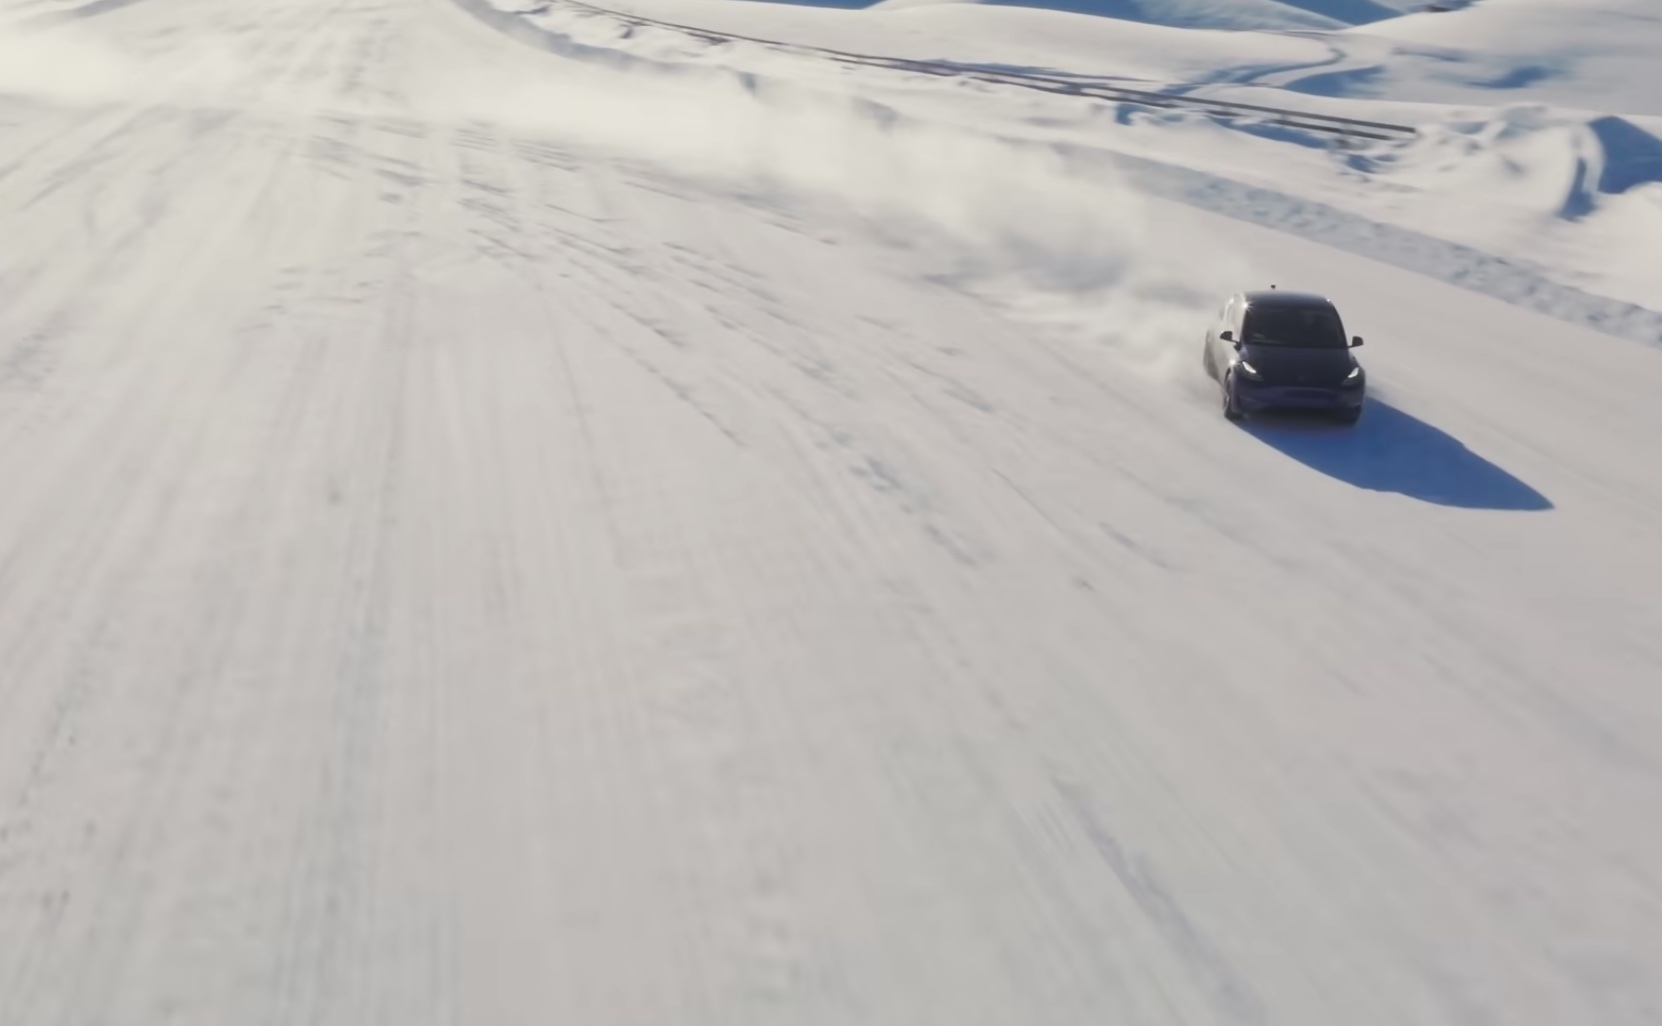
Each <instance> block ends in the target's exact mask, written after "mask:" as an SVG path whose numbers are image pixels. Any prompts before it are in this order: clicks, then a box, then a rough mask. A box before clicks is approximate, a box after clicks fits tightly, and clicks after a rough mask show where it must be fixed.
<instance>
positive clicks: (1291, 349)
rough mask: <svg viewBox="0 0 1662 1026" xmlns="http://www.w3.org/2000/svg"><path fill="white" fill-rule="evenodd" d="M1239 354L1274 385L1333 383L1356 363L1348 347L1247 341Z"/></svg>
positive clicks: (1343, 377)
mask: <svg viewBox="0 0 1662 1026" xmlns="http://www.w3.org/2000/svg"><path fill="white" fill-rule="evenodd" d="M1241 355H1242V357H1244V358H1245V359H1246V361H1247V362H1248V363H1250V364H1252V366H1253V367H1254V368H1255V369H1256V370H1257V371H1258V373H1259V375H1260V376H1262V377H1263V379H1264V380H1265V381H1267V382H1269V383H1271V384H1276V385H1317V386H1320V385H1336V384H1338V383H1339V382H1341V381H1343V380H1344V379H1345V375H1347V374H1349V373H1350V369H1351V368H1352V367H1354V366H1356V360H1355V358H1353V357H1352V356H1351V355H1350V350H1349V349H1305V348H1298V347H1295V346H1266V345H1248V346H1246V347H1245V348H1244V349H1243V350H1242V352H1241Z"/></svg>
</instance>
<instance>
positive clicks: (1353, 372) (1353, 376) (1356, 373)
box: [1345, 366, 1362, 385]
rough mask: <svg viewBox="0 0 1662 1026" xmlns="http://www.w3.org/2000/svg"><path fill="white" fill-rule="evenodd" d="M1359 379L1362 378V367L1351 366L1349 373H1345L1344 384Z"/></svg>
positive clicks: (1351, 383)
mask: <svg viewBox="0 0 1662 1026" xmlns="http://www.w3.org/2000/svg"><path fill="white" fill-rule="evenodd" d="M1361 379H1362V368H1361V367H1360V366H1356V367H1352V368H1351V369H1350V373H1349V374H1346V375H1345V384H1347V385H1354V384H1356V383H1357V382H1358V381H1360V380H1361Z"/></svg>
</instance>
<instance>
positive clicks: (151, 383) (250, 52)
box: [0, 0, 1662, 1026]
mask: <svg viewBox="0 0 1662 1026" xmlns="http://www.w3.org/2000/svg"><path fill="white" fill-rule="evenodd" d="M8 13H12V14H21V15H25V16H29V17H33V16H34V15H36V14H38V13H39V8H38V7H32V6H31V7H27V8H17V9H14V10H12V11H10V12H8ZM85 13H86V12H85V11H84V10H83V14H85ZM32 24H33V26H34V27H32V28H30V29H27V30H24V29H21V28H16V27H13V28H10V29H8V30H7V35H6V36H5V37H4V38H5V43H4V45H3V48H0V57H4V58H6V59H3V60H0V225H3V226H4V230H5V231H4V238H5V240H6V241H5V244H4V245H3V246H0V481H4V483H5V486H4V490H3V498H0V1023H4V1024H6V1026H53V1024H63V1023H120V1024H122V1026H161V1024H164V1023H166V1024H170V1026H178V1024H186V1026H198V1024H202V1026H223V1024H227V1023H260V1022H271V1023H283V1024H287V1023H309V1024H319V1026H330V1024H342V1026H347V1024H350V1026H375V1024H396V1026H427V1024H435V1026H436V1024H441V1023H442V1024H458V1023H461V1024H490V1026H515V1024H527V1026H530V1024H539V1026H541V1024H547V1023H583V1024H589V1023H593V1024H643V1026H679V1024H721V1026H729V1024H743V1023H766V1024H769V1026H785V1024H798V1023H801V1024H806V1023H854V1022H858V1023H871V1024H884V1023H893V1024H905V1026H917V1024H921V1023H952V1024H979V1023H986V1024H1009V1023H1022V1024H1032V1026H1046V1024H1057V1026H1060V1024H1069V1026H1072V1024H1078V1023H1082V1022H1093V1023H1094V1022H1112V1023H1125V1024H1177V1023H1209V1022H1220V1023H1266V1024H1267V1023H1275V1024H1287V1026H1304V1024H1309V1026H1317V1024H1320V1026H1327V1024H1331V1023H1335V1022H1344V1023H1348V1024H1357V1026H1370V1024H1379V1026H1402V1024H1404V1023H1414V1024H1425V1026H1440V1024H1450V1026H1453V1024H1469V1023H1472V1022H1485V1021H1488V1022H1499V1023H1507V1024H1518V1026H1535V1024H1541V1026H1546V1024H1554V1026H1556V1024H1560V1023H1566V1022H1576V1023H1581V1022H1589V1023H1590V1022H1596V1023H1599V1024H1600V1026H1639V1024H1642V1023H1647V1022H1651V1021H1652V1020H1653V1019H1654V1012H1655V1010H1656V1008H1657V1007H1659V1003H1662V989H1659V983H1658V979H1657V977H1656V974H1655V973H1654V972H1652V971H1651V969H1652V967H1653V966H1654V965H1656V964H1657V963H1658V960H1659V959H1662V867H1659V865H1658V863H1657V860H1656V859H1655V858H1653V857H1652V854H1653V853H1654V852H1655V851H1656V850H1657V849H1658V846H1659V844H1662V825H1659V822H1658V820H1657V818H1656V817H1655V816H1654V815H1653V811H1654V809H1655V808H1656V807H1657V804H1658V801H1659V799H1662V757H1659V755H1658V752H1659V751H1662V746H1659V745H1658V740H1659V739H1662V699H1659V692H1658V691H1657V689H1656V687H1655V682H1656V680H1658V679H1659V678H1662V631H1659V630H1658V629H1657V628H1658V626H1659V622H1658V617H1659V610H1658V605H1657V598H1656V589H1655V581H1656V580H1657V579H1658V576H1659V575H1662V534H1659V533H1658V532H1657V531H1656V530H1655V510H1656V509H1657V508H1658V506H1659V504H1662V463H1659V462H1658V461H1657V460H1656V458H1655V455H1654V452H1653V451H1652V447H1651V446H1650V445H1649V444H1648V440H1651V439H1654V438H1656V437H1658V435H1659V433H1662V404H1658V403H1657V402H1656V401H1655V399H1654V397H1655V396H1656V395H1657V394H1659V393H1662V350H1659V349H1658V348H1656V347H1654V346H1646V345H1643V344H1638V343H1636V342H1633V341H1630V340H1627V339H1621V338H1616V337H1612V336H1611V335H1608V334H1601V333H1595V332H1593V331H1590V330H1588V329H1586V328H1584V327H1578V326H1575V325H1572V324H1569V323H1567V322H1566V321H1565V320H1563V319H1552V318H1548V317H1545V316H1541V315H1539V314H1537V313H1534V312H1531V311H1530V310H1528V309H1525V308H1523V307H1521V306H1518V305H1509V304H1507V303H1503V302H1501V301H1499V300H1497V299H1494V298H1490V297H1486V296H1483V295H1479V294H1477V293H1476V292H1474V291H1472V290H1470V289H1466V288H1461V287H1457V286H1456V285H1454V284H1449V283H1446V282H1440V281H1437V280H1433V279H1432V278H1430V277H1427V276H1426V275H1423V274H1418V273H1414V271H1412V270H1407V269H1403V268H1401V267H1392V266H1386V265H1384V264H1381V263H1377V262H1374V261H1371V260H1368V259H1364V258H1362V257H1359V256H1357V255H1355V253H1354V252H1347V251H1344V250H1340V249H1335V248H1331V247H1329V246H1325V245H1322V244H1320V243H1319V242H1317V241H1312V240H1311V239H1307V238H1301V237H1299V236H1298V235H1296V234H1291V233H1288V232H1285V231H1271V230H1268V229H1266V228H1264V227H1261V226H1255V225H1252V224H1248V223H1247V222H1246V221H1245V220H1244V219H1243V218H1242V217H1239V216H1237V217H1220V216H1217V215H1216V214H1213V213H1208V212H1206V211H1204V210H1201V209H1197V207H1198V206H1199V205H1201V199H1200V198H1199V197H1198V196H1182V197H1179V198H1181V199H1184V201H1185V202H1183V203H1174V202H1170V201H1168V200H1165V199H1159V198H1153V197H1150V196H1149V195H1147V194H1146V193H1145V192H1144V191H1142V188H1141V186H1140V185H1139V181H1138V180H1137V179H1136V177H1135V175H1133V174H1132V173H1131V169H1130V167H1129V165H1123V166H1122V165H1120V164H1114V163H1112V162H1109V163H1106V164H1097V163H1091V162H1090V161H1086V160H1084V159H1083V158H1079V159H1075V157H1073V156H1070V154H1069V151H1068V150H1067V149H1066V147H1064V146H1062V145H1061V144H1056V145H1051V144H1048V143H1045V142H1043V141H1041V140H1038V139H1036V138H1033V133H1037V132H1038V131H1039V130H1040V129H1041V128H1042V127H1043V126H1036V125H1025V130H1027V131H1028V133H1029V134H1028V135H1027V136H1023V135H1022V131H1021V130H1023V129H1024V126H1023V125H1020V124H1016V123H1015V122H1013V121H1012V122H1010V123H1008V124H1006V123H1005V122H1003V121H1001V120H1000V119H1002V118H1004V117H1005V116H1006V114H1007V113H1008V111H1007V109H1006V108H1005V107H1002V106H1000V104H999V102H998V101H997V100H996V98H995V97H991V96H987V97H985V99H986V107H985V109H984V110H983V112H982V116H983V118H984V120H983V121H982V122H981V123H979V124H967V123H955V122H954V121H953V118H956V117H959V116H960V115H962V114H963V111H962V109H961V108H959V107H952V106H951V105H945V104H943V117H942V118H941V119H940V120H939V121H934V122H931V121H929V120H928V119H926V118H923V117H921V115H916V114H911V113H908V114H894V113H892V111H893V108H883V107H879V106H876V105H874V103H873V100H872V98H873V97H882V96H887V95H888V93H889V90H890V86H889V85H888V79H886V78H882V77H881V76H879V75H878V73H876V72H873V73H872V75H871V76H870V80H869V81H866V80H860V81H854V82H852V83H851V84H849V86H848V93H847V94H846V95H843V96H841V97H836V96H827V95H826V93H825V92H824V90H823V89H818V88H816V89H815V90H812V91H810V90H795V89H785V88H772V87H767V86H764V85H763V84H761V83H759V82H757V81H755V80H746V79H743V78H740V77H738V76H735V75H731V74H711V73H707V72H705V71H699V70H691V71H689V70H686V69H683V70H682V72H681V73H679V74H675V75H662V76H660V75H658V74H654V73H650V72H649V71H647V70H646V69H645V68H644V67H626V68H625V69H624V70H604V69H601V68H599V67H597V66H594V65H590V64H586V63H584V62H581V61H576V60H571V59H564V58H560V57H557V56H554V55H552V54H550V53H548V52H539V51H538V50H536V49H534V48H532V47H527V46H521V45H519V43H518V42H516V41H514V40H512V39H509V38H507V37H505V36H503V35H501V34H500V33H498V32H496V31H495V30H493V29H491V28H488V27H486V26H485V25H484V24H483V23H481V22H480V21H478V20H477V19H474V18H470V17H469V16H468V15H466V14H464V13H463V12H462V10H461V9H460V8H458V7H455V6H453V5H451V4H449V3H447V2H445V0H268V2H265V3H260V4H227V3H223V2H219V0H142V2H137V3H131V4H127V5H125V6H109V5H106V6H102V7H99V8H96V9H94V11H93V12H92V14H91V15H90V16H84V17H78V18H74V19H71V20H69V21H67V22H53V23H50V24H47V23H42V22H33V23H32ZM515 24H519V23H518V22H515ZM25 55H27V57H26V56H25ZM813 74H814V73H813V72H812V71H811V70H810V69H807V68H804V69H803V75H804V78H812V77H813ZM958 98H959V97H956V96H955V97H954V99H958ZM885 111H889V112H891V113H885ZM947 115H951V116H950V117H949V116H947ZM1122 127H1125V128H1126V129H1127V131H1128V132H1133V133H1137V135H1136V138H1137V139H1139V140H1150V141H1152V140H1160V139H1165V140H1168V141H1171V142H1172V144H1173V145H1174V146H1176V145H1178V144H1179V143H1180V142H1181V143H1182V144H1185V145H1187V144H1189V143H1190V142H1191V141H1192V139H1191V137H1190V136H1188V135H1185V134H1184V133H1185V132H1188V131H1189V130H1190V129H1193V128H1195V127H1196V126H1195V125H1193V124H1189V123H1184V124H1182V125H1178V126H1176V128H1175V129H1173V126H1170V125H1159V124H1142V125H1135V126H1122ZM1005 129H1008V131H1006V130H1005ZM1167 129H1173V130H1171V131H1167ZM1217 131H1219V132H1223V131H1228V130H1226V129H1217ZM1261 141H1262V142H1263V143H1264V145H1265V146H1271V145H1278V144H1274V143H1272V142H1271V141H1268V140H1261ZM1070 145H1077V140H1075V142H1074V143H1071V144H1070ZM1234 152H1236V151H1232V150H1230V149H1228V148H1223V147H1221V146H1220V148H1217V149H1215V150H1214V154H1215V155H1221V156H1223V157H1228V156H1230V155H1231V154H1232V153H1234ZM1254 152H1257V151H1254ZM1266 152H1273V151H1266ZM1146 170H1147V167H1145V171H1146ZM1181 181H1183V179H1181V178H1180V176H1178V175H1177V174H1176V172H1173V171H1171V170H1170V169H1169V168H1168V169H1167V170H1165V171H1161V170H1160V169H1158V168H1156V169H1155V172H1154V173H1152V175H1151V176H1150V180H1149V181H1145V182H1142V183H1141V184H1142V185H1148V186H1150V187H1154V186H1158V185H1160V184H1171V183H1174V182H1176V183H1179V184H1180V183H1181ZM1223 188H1224V187H1223V185H1221V184H1219V182H1218V181H1216V180H1212V182H1211V185H1209V186H1207V187H1206V188H1205V189H1199V188H1197V193H1201V192H1204V193H1205V195H1209V196H1212V197H1214V198H1216V197H1217V196H1220V195H1223V191H1222V190H1223ZM1243 202H1245V201H1243ZM1260 205H1262V203H1261V204H1260ZM1241 212H1242V211H1239V210H1238V211H1237V213H1238V214H1239V213H1241ZM1324 223H1325V222H1324ZM1283 227H1287V225H1283ZM1307 227H1308V228H1309V229H1310V230H1311V231H1315V229H1316V228H1317V227H1320V226H1319V225H1316V224H1315V223H1313V222H1312V223H1311V224H1309V225H1307ZM1364 234H1365V233H1364ZM1385 234H1387V233H1385V232H1383V230H1381V231H1380V232H1378V233H1375V236H1377V237H1382V236H1383V235H1385ZM1427 252H1431V251H1429V250H1428V251H1427ZM1436 252H1438V253H1443V251H1436ZM1444 255H1446V253H1444ZM1268 282H1279V283H1281V284H1283V285H1284V286H1290V285H1295V284H1296V285H1303V286H1307V287H1312V288H1317V289H1321V290H1325V291H1327V292H1329V293H1330V294H1331V295H1333V296H1334V297H1335V298H1336V299H1337V300H1338V301H1339V302H1340V304H1341V306H1342V309H1343V310H1344V312H1345V315H1346V317H1347V321H1348V324H1349V326H1350V327H1351V328H1352V329H1354V330H1355V331H1357V332H1359V333H1361V334H1363V335H1364V336H1366V338H1367V347H1366V348H1365V349H1363V350H1362V351H1361V355H1362V356H1364V357H1365V358H1366V360H1367V362H1368V366H1369V368H1370V371H1371V372H1372V375H1373V379H1374V381H1375V384H1376V387H1377V389H1378V393H1377V401H1375V402H1374V404H1373V405H1372V407H1371V408H1370V410H1369V412H1368V413H1367V415H1366V416H1365V417H1364V419H1363V421H1362V423H1361V425H1360V426H1359V427H1358V428H1357V429H1356V430H1355V432H1354V433H1352V432H1343V431H1338V430H1329V429H1325V428H1323V427H1321V426H1318V425H1308V424H1289V423H1278V422H1275V421H1268V422H1262V423H1254V424H1251V425H1249V426H1248V427H1246V428H1244V429H1238V428H1235V427H1232V426H1229V425H1227V424H1226V423H1224V422H1223V421H1222V419H1221V418H1220V417H1219V416H1218V415H1217V412H1216V410H1215V409H1214V401H1215V396H1214V394H1213V392H1212V391H1211V389H1210V388H1209V387H1208V386H1206V385H1205V384H1204V383H1203V381H1202V380H1201V379H1200V377H1199V367H1198V364H1199V352H1198V348H1197V346H1198V341H1199V338H1200V333H1201V332H1202V331H1203V330H1204V327H1205V325H1206V322H1207V318H1208V316H1209V315H1210V314H1211V312H1212V311H1213V309H1215V307H1216V305H1217V303H1218V302H1219V301H1220V300H1221V297H1222V294H1223V293H1224V292H1225V291H1227V290H1229V289H1232V288H1237V287H1244V286H1251V285H1259V284H1264V283H1268ZM1520 298H1522V299H1528V298H1529V297H1527V296H1525V297H1520Z"/></svg>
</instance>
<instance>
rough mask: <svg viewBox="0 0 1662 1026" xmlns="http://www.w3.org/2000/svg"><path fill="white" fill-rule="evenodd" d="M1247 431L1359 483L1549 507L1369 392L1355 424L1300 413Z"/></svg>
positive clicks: (1456, 501)
mask: <svg viewBox="0 0 1662 1026" xmlns="http://www.w3.org/2000/svg"><path fill="white" fill-rule="evenodd" d="M1244 430H1246V432H1247V433H1248V434H1250V435H1252V436H1253V437H1254V438H1256V439H1258V440H1259V441H1261V442H1263V443H1264V444H1265V445H1268V446H1270V447H1271V448H1273V449H1277V450H1279V451H1281V452H1283V453H1285V454H1286V455H1288V456H1291V457H1292V458H1293V459H1295V460H1298V461H1299V462H1300V463H1302V464H1304V465H1305V466H1307V467H1310V468H1311V469H1313V470H1319V471H1321V472H1322V473H1323V474H1326V475H1327V476H1328V477H1332V478H1336V479H1338V480H1340V481H1343V482H1345V483H1346V484H1351V485H1355V486H1356V487H1358V488H1366V489H1369V490H1370V491H1376V492H1396V493H1398V494H1401V495H1406V496H1408V497H1409V498H1411V499H1419V500H1420V501H1422V502H1431V503H1436V504H1438V505H1441V506H1456V507H1460V508H1462V509H1504V510H1533V511H1539V510H1548V509H1552V508H1553V507H1552V503H1551V502H1550V501H1549V500H1548V499H1547V497H1546V496H1545V495H1542V494H1541V493H1540V492H1538V491H1536V490H1535V489H1533V488H1531V487H1530V486H1529V485H1527V484H1525V483H1524V482H1522V481H1520V480H1519V479H1518V478H1516V477H1513V476H1512V475H1511V474H1509V473H1507V472H1506V471H1505V470H1502V469H1501V468H1500V467H1498V466H1496V465H1495V464H1493V463H1490V462H1489V461H1488V460H1486V459H1484V458H1483V457H1481V456H1479V455H1478V454H1477V453H1475V452H1472V451H1471V450H1470V449H1468V448H1466V446H1465V445H1464V444H1462V443H1461V442H1460V440H1459V439H1457V438H1455V437H1453V436H1452V435H1450V434H1448V433H1447V432H1445V431H1442V430H1441V429H1439V428H1436V427H1433V426H1432V425H1430V424H1427V423H1426V422H1425V421H1423V420H1420V419H1419V418H1418V417H1414V416H1411V415H1409V414H1407V413H1404V412H1403V411H1401V410H1399V409H1397V408H1396V407H1394V406H1392V405H1390V404H1389V403H1386V402H1384V401H1382V400H1380V399H1377V398H1373V397H1370V398H1369V399H1368V403H1367V407H1366V408H1365V409H1364V411H1363V413H1362V419H1361V421H1360V422H1359V423H1357V425H1356V426H1355V427H1342V426H1339V425H1336V424H1333V423H1331V422H1330V421H1326V420H1323V419H1317V418H1313V417H1304V416H1299V415H1296V414H1285V415H1283V414H1266V415H1261V416H1258V417H1254V418H1253V419H1252V420H1250V421H1248V422H1247V423H1246V424H1245V425H1244Z"/></svg>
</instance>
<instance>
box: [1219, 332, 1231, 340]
mask: <svg viewBox="0 0 1662 1026" xmlns="http://www.w3.org/2000/svg"><path fill="white" fill-rule="evenodd" d="M1218 338H1220V339H1222V340H1223V341H1225V342H1233V341H1235V333H1234V332H1233V331H1223V332H1219V333H1218Z"/></svg>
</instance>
